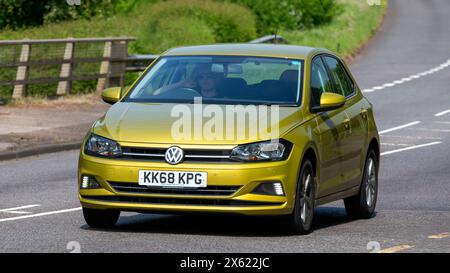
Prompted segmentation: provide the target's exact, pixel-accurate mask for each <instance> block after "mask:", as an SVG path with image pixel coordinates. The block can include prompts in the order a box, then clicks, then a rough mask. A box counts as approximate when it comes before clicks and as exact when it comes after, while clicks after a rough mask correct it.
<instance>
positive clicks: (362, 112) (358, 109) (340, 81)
mask: <svg viewBox="0 0 450 273" xmlns="http://www.w3.org/2000/svg"><path fill="white" fill-rule="evenodd" d="M323 60H324V61H325V64H326V66H327V68H328V70H329V74H330V75H331V78H332V80H333V84H334V86H335V90H336V91H337V92H339V93H341V94H342V95H343V96H345V97H346V99H347V101H346V104H345V112H346V115H347V117H348V126H349V128H347V133H346V136H345V137H344V138H343V139H342V143H341V145H342V146H341V149H342V151H341V154H342V158H341V162H342V175H343V184H344V185H345V187H346V188H351V187H354V186H358V185H359V183H360V180H361V174H362V172H361V171H362V169H363V166H361V164H362V162H364V161H363V158H362V157H364V156H365V151H364V147H365V146H366V145H365V139H367V138H366V133H367V122H366V121H367V110H366V108H367V107H366V106H365V105H363V102H362V96H361V95H358V93H357V92H356V85H355V84H354V82H353V80H352V78H351V77H350V75H349V72H348V71H347V70H346V68H345V66H344V64H343V63H342V62H341V61H340V60H339V59H337V58H335V57H334V56H329V55H327V56H324V57H323Z"/></svg>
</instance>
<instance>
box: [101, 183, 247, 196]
mask: <svg viewBox="0 0 450 273" xmlns="http://www.w3.org/2000/svg"><path fill="white" fill-rule="evenodd" d="M108 183H109V184H110V185H111V187H112V188H113V189H114V190H115V191H117V192H123V193H146V194H184V195H214V196H229V195H232V194H233V193H235V192H236V191H237V190H238V189H239V188H240V187H241V186H207V187H205V188H186V189H173V188H149V187H146V186H141V185H139V184H137V183H129V182H108Z"/></svg>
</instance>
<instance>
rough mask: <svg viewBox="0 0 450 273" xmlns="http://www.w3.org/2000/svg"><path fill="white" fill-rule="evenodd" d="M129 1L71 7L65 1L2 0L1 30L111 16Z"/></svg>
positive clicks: (90, 1) (86, 0)
mask: <svg viewBox="0 0 450 273" xmlns="http://www.w3.org/2000/svg"><path fill="white" fill-rule="evenodd" d="M123 2H128V0H82V1H81V5H78V6H77V5H69V4H67V2H66V1H65V0H39V1H30V0H0V29H1V28H5V27H9V28H12V29H17V28H21V27H29V26H39V25H42V24H44V23H47V22H57V21H64V20H74V19H81V18H85V19H86V18H91V17H94V16H109V15H111V14H112V13H113V12H114V10H115V6H119V5H121V6H123Z"/></svg>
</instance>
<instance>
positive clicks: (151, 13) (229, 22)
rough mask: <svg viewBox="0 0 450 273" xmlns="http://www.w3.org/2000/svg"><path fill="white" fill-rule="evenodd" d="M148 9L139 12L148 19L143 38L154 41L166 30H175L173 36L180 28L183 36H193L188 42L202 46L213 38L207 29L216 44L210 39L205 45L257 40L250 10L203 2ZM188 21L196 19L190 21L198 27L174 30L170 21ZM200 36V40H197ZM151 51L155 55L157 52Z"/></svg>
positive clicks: (179, 0) (177, 1)
mask: <svg viewBox="0 0 450 273" xmlns="http://www.w3.org/2000/svg"><path fill="white" fill-rule="evenodd" d="M147 7H148V9H147V10H141V9H139V11H138V12H139V14H141V15H144V16H145V18H148V19H147V23H146V25H145V26H146V28H145V29H144V31H145V34H142V35H140V36H141V37H147V38H148V39H151V36H153V35H154V34H155V33H158V32H161V34H162V33H164V31H165V29H172V32H174V31H175V29H177V28H179V29H178V32H180V33H181V35H183V34H182V32H183V31H184V30H187V29H189V30H188V31H189V33H185V34H184V35H186V36H191V37H190V38H188V39H190V40H192V41H194V40H195V41H196V43H200V42H202V41H201V38H204V37H206V36H208V37H209V34H208V35H207V34H206V28H209V29H211V31H212V32H211V33H212V34H214V40H213V41H211V40H209V38H208V39H207V40H205V41H204V43H210V42H219V43H225V42H246V41H249V40H251V39H253V38H255V37H256V23H255V17H254V15H253V13H252V12H251V11H250V10H249V9H248V8H246V7H242V6H239V5H236V4H230V3H223V2H215V1H201V0H172V1H164V2H160V3H157V4H154V5H149V6H147ZM188 17H189V18H192V19H190V20H191V22H193V21H192V20H195V21H197V23H196V24H195V25H194V26H188V25H181V24H178V23H177V24H178V26H174V25H172V24H171V23H170V20H168V19H167V18H171V20H172V21H177V20H178V18H184V19H183V20H186V18H188ZM144 20H145V19H144ZM144 20H142V21H144ZM196 27H199V33H197V31H196ZM200 33H203V34H200ZM205 35H206V36H205ZM169 36H170V35H167V36H164V37H165V38H166V37H169ZM197 36H198V38H199V39H197ZM168 45H169V44H168ZM177 45H178V44H175V43H174V44H170V46H177ZM164 49H166V48H164ZM151 50H152V51H155V50H154V49H151Z"/></svg>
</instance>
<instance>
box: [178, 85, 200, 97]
mask: <svg viewBox="0 0 450 273" xmlns="http://www.w3.org/2000/svg"><path fill="white" fill-rule="evenodd" d="M176 92H180V94H183V93H184V94H186V95H187V94H189V95H192V96H194V97H201V94H200V92H198V91H197V90H195V89H192V88H188V87H183V88H180V89H177V90H176ZM184 94H183V95H184Z"/></svg>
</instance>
